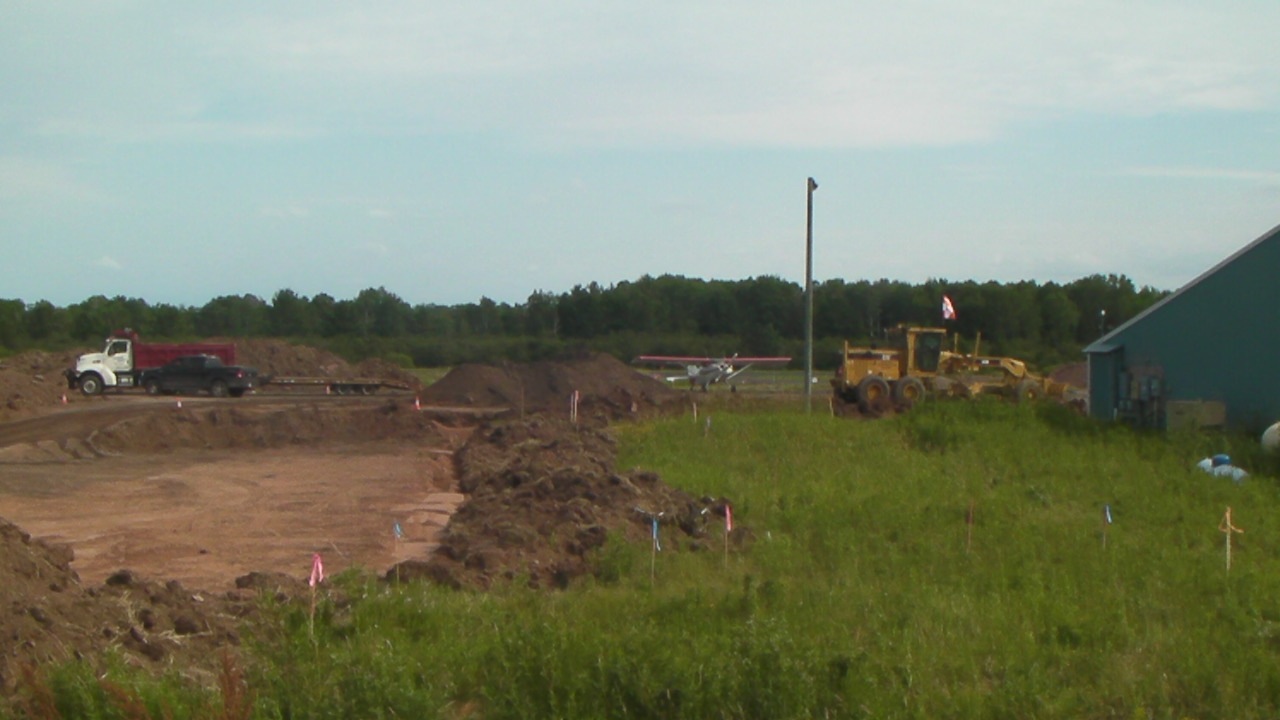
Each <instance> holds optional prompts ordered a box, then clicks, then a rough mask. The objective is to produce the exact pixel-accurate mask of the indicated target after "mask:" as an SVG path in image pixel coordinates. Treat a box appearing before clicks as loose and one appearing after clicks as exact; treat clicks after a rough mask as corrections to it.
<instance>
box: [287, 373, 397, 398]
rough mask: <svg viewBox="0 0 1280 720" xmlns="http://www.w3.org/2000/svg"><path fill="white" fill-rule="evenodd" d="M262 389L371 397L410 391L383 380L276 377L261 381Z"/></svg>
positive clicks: (390, 381) (394, 382) (395, 383)
mask: <svg viewBox="0 0 1280 720" xmlns="http://www.w3.org/2000/svg"><path fill="white" fill-rule="evenodd" d="M262 384H263V387H264V388H270V387H272V386H278V387H288V388H309V389H310V388H314V389H321V388H322V389H324V391H325V393H326V394H333V395H372V394H373V393H375V392H377V391H379V390H382V389H387V390H412V389H413V388H411V387H409V385H408V384H406V383H402V382H396V381H394V380H386V379H384V378H334V377H300V376H292V375H277V376H273V377H268V378H265V379H264V380H263V383H262Z"/></svg>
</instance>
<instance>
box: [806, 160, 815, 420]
mask: <svg viewBox="0 0 1280 720" xmlns="http://www.w3.org/2000/svg"><path fill="white" fill-rule="evenodd" d="M817 189H818V183H816V182H814V179H813V178H809V211H808V213H807V216H806V223H805V234H804V235H805V253H804V411H805V412H807V413H811V412H813V191H814V190H817Z"/></svg>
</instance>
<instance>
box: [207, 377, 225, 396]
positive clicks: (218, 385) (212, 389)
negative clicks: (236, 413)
mask: <svg viewBox="0 0 1280 720" xmlns="http://www.w3.org/2000/svg"><path fill="white" fill-rule="evenodd" d="M227 393H228V389H227V384H226V383H225V382H223V381H222V380H214V381H213V384H212V385H210V386H209V394H210V395H212V396H214V397H216V398H224V397H226V396H227Z"/></svg>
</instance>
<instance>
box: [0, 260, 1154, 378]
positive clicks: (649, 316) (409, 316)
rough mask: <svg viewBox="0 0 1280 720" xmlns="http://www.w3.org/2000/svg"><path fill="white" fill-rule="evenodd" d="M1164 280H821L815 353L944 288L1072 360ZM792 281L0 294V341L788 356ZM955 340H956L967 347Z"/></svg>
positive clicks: (985, 331)
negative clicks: (176, 294) (121, 335)
mask: <svg viewBox="0 0 1280 720" xmlns="http://www.w3.org/2000/svg"><path fill="white" fill-rule="evenodd" d="M1165 294H1166V293H1165V292H1164V291H1160V290H1156V289H1154V288H1150V287H1142V288H1138V287H1135V285H1134V283H1133V282H1132V281H1131V280H1130V279H1129V278H1127V277H1125V276H1124V275H1091V276H1088V277H1085V278H1081V279H1079V280H1076V281H1074V282H1071V283H1067V284H1061V285H1060V284H1056V283H1052V282H1050V283H1045V284H1039V283H1036V282H1033V281H1023V282H1016V283H1003V284H1002V283H996V282H985V283H978V282H974V281H965V282H949V281H946V280H929V281H927V282H924V283H922V284H914V285H913V284H910V283H905V282H900V281H890V280H876V281H869V280H858V281H854V282H848V281H845V280H828V281H825V282H822V283H817V284H815V286H814V291H813V334H814V338H815V342H814V364H815V365H816V366H817V367H820V368H831V367H834V365H835V362H836V359H837V357H838V351H839V348H840V345H841V342H842V341H844V340H849V341H851V342H859V343H871V342H875V341H876V340H877V339H878V338H881V337H883V336H884V334H885V332H886V331H887V330H888V329H889V328H892V327H894V326H896V325H899V324H924V325H934V326H936V325H940V324H943V319H942V313H941V302H942V297H943V295H946V296H948V297H949V298H950V299H951V301H952V302H953V304H954V306H955V308H956V311H957V317H956V318H955V319H954V320H948V321H946V326H947V327H948V328H949V329H951V330H952V331H953V332H955V333H956V334H958V335H959V336H960V337H961V338H963V339H964V340H965V341H967V342H972V341H973V340H974V339H975V338H977V336H978V335H979V333H980V334H981V338H982V350H983V352H984V353H994V354H1004V355H1012V356H1016V357H1021V358H1024V359H1026V360H1029V361H1030V362H1031V363H1032V364H1033V365H1035V366H1038V367H1047V366H1051V365H1054V364H1058V363H1062V362H1070V361H1075V360H1079V359H1080V351H1081V349H1082V348H1083V347H1084V345H1086V344H1087V343H1089V342H1091V341H1093V340H1094V339H1096V338H1097V337H1099V336H1100V335H1101V334H1102V333H1104V332H1105V331H1107V330H1110V329H1113V328H1114V327H1115V326H1116V325H1118V324H1120V323H1122V322H1124V321H1126V320H1128V319H1129V318H1131V317H1132V316H1134V315H1135V314H1137V313H1139V312H1141V311H1142V310H1144V309H1145V308H1147V307H1149V306H1150V305H1151V304H1152V303H1154V302H1156V301H1157V300H1159V299H1160V298H1162V297H1163V296H1164V295H1165ZM805 305H806V303H805V293H804V289H803V286H802V285H800V284H798V283H794V282H789V281H786V280H783V279H780V278H777V277H773V276H763V277H756V278H750V279H747V280H734V281H730V280H702V279H696V278H686V277H681V276H674V275H663V276H659V277H650V276H644V277H641V278H640V279H638V280H635V281H624V282H620V283H617V284H616V285H611V286H609V287H604V286H601V285H599V284H597V283H590V284H588V285H578V286H575V287H574V288H573V289H572V290H570V291H568V292H564V293H560V294H553V293H548V292H543V291H538V292H535V293H533V294H531V295H530V296H529V297H528V299H527V300H526V301H525V302H524V303H519V304H509V303H498V302H494V301H493V300H491V299H489V298H485V297H482V298H481V299H480V300H479V302H475V303H467V304H462V305H451V306H445V305H434V304H419V305H410V304H409V303H407V302H405V301H404V300H403V299H401V298H400V297H398V296H397V295H396V294H394V293H392V292H389V291H388V290H386V289H385V288H381V287H379V288H376V289H375V288H370V289H367V290H363V291H361V292H360V293H359V294H358V295H357V296H356V297H355V298H353V299H349V300H338V299H335V298H333V297H332V296H330V295H328V294H324V293H321V294H319V295H316V296H314V297H305V296H302V295H299V294H297V293H295V292H293V291H292V290H287V289H286V290H280V291H278V292H276V293H275V295H274V296H272V297H271V298H270V299H269V300H267V299H263V298H260V297H257V296H255V295H228V296H222V297H218V298H214V299H213V300H210V301H209V302H208V303H206V304H205V305H203V306H201V307H192V306H180V305H169V304H163V303H160V304H154V305H153V304H149V303H147V302H146V301H145V300H143V299H140V298H129V297H124V296H117V297H114V298H108V297H105V296H102V295H97V296H94V297H91V298H89V299H87V300H85V301H83V302H80V303H76V304H73V305H70V306H67V307H58V306H55V305H53V304H51V303H49V302H47V301H40V302H35V303H31V304H28V303H25V302H23V301H22V300H0V354H6V355H7V354H13V353H15V352H19V351H23V350H28V349H42V350H66V349H71V348H83V347H85V346H89V347H97V346H99V345H100V344H101V342H102V340H103V338H105V337H106V336H107V334H108V333H110V332H111V331H112V330H115V329H119V328H124V327H129V328H133V329H134V330H136V331H138V332H139V334H140V335H141V336H142V338H143V339H144V340H151V341H155V342H164V341H168V342H177V341H184V340H192V339H204V338H238V337H243V338H261V337H275V338H284V339H289V340H292V341H296V342H302V343H306V344H309V345H314V346H317V347H322V348H325V349H329V350H332V351H334V352H337V353H339V354H340V355H342V356H344V357H346V358H347V359H349V360H353V361H355V360H361V359H364V358H367V357H382V358H385V359H388V360H391V361H393V362H397V363H399V364H401V365H405V366H417V367H440V366H447V365H456V364H459V363H463V362H493V361H499V360H512V361H534V360H542V359H548V358H553V357H556V356H559V355H562V354H564V353H566V352H577V351H582V350H595V351H601V352H608V353H611V354H613V355H615V356H617V357H619V358H621V359H623V360H629V359H631V358H632V357H634V356H636V355H641V354H671V355H707V356H721V355H731V354H734V353H741V354H743V355H790V356H792V357H794V358H796V361H795V363H796V365H797V366H798V365H799V364H800V362H802V359H803V349H804V338H805V319H806V307H805ZM962 346H963V344H962Z"/></svg>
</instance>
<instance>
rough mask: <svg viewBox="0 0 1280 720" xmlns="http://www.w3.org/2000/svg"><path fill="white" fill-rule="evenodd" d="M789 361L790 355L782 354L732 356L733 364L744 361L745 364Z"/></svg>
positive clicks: (784, 363) (783, 362) (782, 363)
mask: <svg viewBox="0 0 1280 720" xmlns="http://www.w3.org/2000/svg"><path fill="white" fill-rule="evenodd" d="M789 362H791V358H790V357H782V356H780V355H779V356H766V357H737V358H734V361H733V364H734V365H737V364H738V363H744V364H746V365H786V364H787V363H789Z"/></svg>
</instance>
